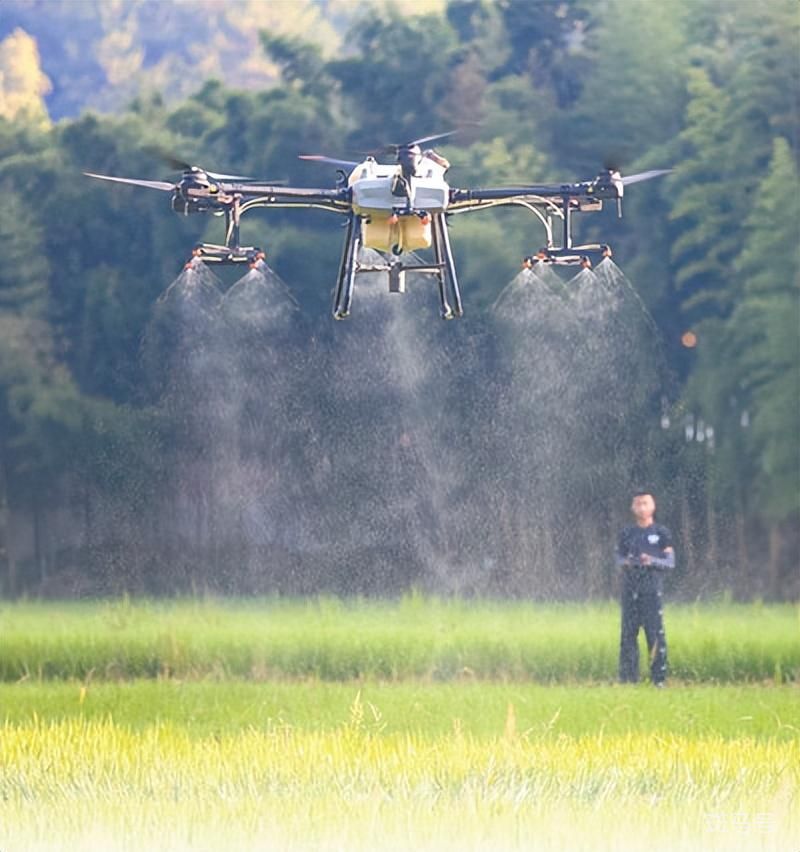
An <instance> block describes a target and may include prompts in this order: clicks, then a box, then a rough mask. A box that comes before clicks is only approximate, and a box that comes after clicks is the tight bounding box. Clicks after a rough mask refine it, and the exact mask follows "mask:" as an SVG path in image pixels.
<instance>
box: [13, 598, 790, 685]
mask: <svg viewBox="0 0 800 852" xmlns="http://www.w3.org/2000/svg"><path fill="white" fill-rule="evenodd" d="M665 617H666V627H667V641H668V644H669V648H670V668H671V673H672V676H673V677H674V678H676V679H678V680H681V681H722V682H725V681H729V682H739V681H744V680H750V681H767V680H769V681H774V682H776V683H780V682H783V681H794V682H797V681H798V680H800V606H797V605H782V606H764V605H747V606H743V605H736V604H720V605H716V606H714V605H712V606H709V605H697V606H677V605H676V606H672V607H668V609H667V612H666V616H665ZM0 635H2V636H3V642H2V645H1V646H0V680H4V681H15V680H19V679H20V678H24V677H28V678H32V679H50V678H61V679H64V678H80V679H83V678H85V677H87V676H89V675H90V674H91V676H92V677H93V678H96V679H98V678H99V679H120V678H121V679H125V678H143V677H145V678H147V677H181V678H187V677H194V678H197V677H207V676H217V677H220V678H228V677H241V678H249V679H255V680H273V679H276V678H309V677H312V678H318V679H321V680H334V681H336V680H351V679H354V678H374V679H381V680H405V679H408V678H423V679H430V680H451V679H453V678H456V677H461V678H464V677H467V678H468V677H477V678H481V679H485V678H490V679H521V680H536V681H540V682H552V681H569V682H572V681H613V680H614V679H615V677H616V669H617V654H618V642H619V611H618V607H617V605H616V604H614V603H611V602H609V603H604V604H594V605H569V604H558V605H540V604H539V605H537V604H530V603H511V602H476V603H473V602H469V601H462V600H441V599H435V598H434V599H428V598H422V597H419V596H416V595H412V596H409V597H406V598H403V599H401V600H399V601H392V602H375V601H363V600H352V601H344V602H342V601H339V600H336V599H331V598H324V599H314V600H309V601H297V600H278V599H274V600H271V599H267V600H252V601H240V600H235V601H220V600H216V599H210V600H192V601H167V602H161V603H157V602H152V601H142V602H131V601H128V600H123V601H115V602H90V603H75V604H72V603H71V604H59V605H51V604H47V603H18V604H14V605H8V604H6V605H3V606H0ZM642 650H643V654H642V657H643V663H644V657H645V654H644V647H643V640H642ZM643 670H644V665H643Z"/></svg>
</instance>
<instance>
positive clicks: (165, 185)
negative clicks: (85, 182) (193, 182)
mask: <svg viewBox="0 0 800 852" xmlns="http://www.w3.org/2000/svg"><path fill="white" fill-rule="evenodd" d="M84 174H85V175H86V176H87V177H93V178H98V180H110V181H114V182H115V183H130V184H133V186H144V187H147V188H148V189H160V190H162V191H164V192H172V190H173V189H175V184H174V183H169V182H168V181H165V180H137V179H136V178H121V177H111V176H110V175H96V174H93V173H92V172H84Z"/></svg>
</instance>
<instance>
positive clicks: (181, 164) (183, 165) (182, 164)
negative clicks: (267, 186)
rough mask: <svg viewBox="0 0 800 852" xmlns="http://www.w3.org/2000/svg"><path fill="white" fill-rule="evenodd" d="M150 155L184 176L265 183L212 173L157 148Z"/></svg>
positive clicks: (152, 149)
mask: <svg viewBox="0 0 800 852" xmlns="http://www.w3.org/2000/svg"><path fill="white" fill-rule="evenodd" d="M149 151H150V153H151V154H153V155H154V156H156V157H157V158H158V159H159V160H161V161H162V162H163V163H165V164H166V165H168V166H169V167H170V168H171V169H175V170H176V171H180V172H183V173H184V175H193V174H199V173H201V172H202V173H203V174H204V175H207V176H208V177H210V178H212V179H213V180H243V181H257V182H258V183H264V181H262V180H261V179H260V178H251V177H248V176H247V175H226V174H222V173H221V172H210V171H208V169H204V168H203V167H202V166H193V165H192V164H191V163H187V162H186V161H185V160H179V159H178V158H177V157H173V156H172V154H167V153H166V152H164V151H160V150H158V149H157V148H150V149H149Z"/></svg>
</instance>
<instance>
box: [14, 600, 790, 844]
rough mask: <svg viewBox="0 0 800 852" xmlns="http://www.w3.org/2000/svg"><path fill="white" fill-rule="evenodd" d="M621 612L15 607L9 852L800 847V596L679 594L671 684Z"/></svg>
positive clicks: (244, 605)
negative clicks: (623, 676) (643, 657)
mask: <svg viewBox="0 0 800 852" xmlns="http://www.w3.org/2000/svg"><path fill="white" fill-rule="evenodd" d="M617 619H618V614H617V612H616V608H615V606H614V605H613V604H601V605H595V606H591V607H583V606H566V605H564V606H552V605H550V606H537V605H533V604H510V603H509V604H504V603H500V602H472V603H468V602H464V601H442V600H428V599H424V598H420V597H419V596H412V597H411V598H408V599H405V600H402V601H394V602H367V601H350V602H338V601H332V600H327V599H326V600H309V601H275V600H270V601H267V600H264V601H248V602H243V601H207V600H202V601H201V600H198V601H171V602H159V603H156V602H148V601H141V602H133V601H127V600H124V601H116V602H85V603H80V604H69V605H67V604H46V603H31V602H20V603H14V604H10V603H3V604H0V672H2V681H0V850H2V852H20V850H26V852H27V850H64V852H66V851H67V850H70V852H72V850H84V849H85V850H101V849H102V850H109V852H122V850H126V852H127V851H128V850H129V851H130V852H140V850H162V849H163V850H177V852H184V850H222V849H225V850H227V849H237V850H238V849H243V850H250V849H252V850H273V849H274V850H295V849H297V850H317V849H323V850H362V849H364V850H366V849H370V850H373V849H391V850H405V849H428V850H439V849H443V850H473V849H474V850H479V849H480V850H484V849H492V850H494V849H499V850H528V849H536V850H544V851H545V852H550V850H553V851H555V850H570V852H571V850H587V852H588V850H600V852H606V850H607V852H611V850H631V852H633V850H640V849H644V848H647V849H648V850H650V849H653V850H664V852H666V850H678V852H682V850H698V852H699V850H719V852H722V850H725V852H727V850H741V851H742V852H744V850H747V852H750V850H765V852H766V850H790V852H791V850H792V849H798V850H800V845H798V838H800V687H798V671H800V667H799V666H798V636H799V635H800V616H799V611H798V607H796V606H775V607H773V606H760V605H751V606H736V605H733V604H725V605H722V604H720V605H717V606H716V607H710V606H705V607H702V606H697V607H677V606H674V607H671V608H670V609H668V611H667V630H668V638H669V639H670V653H671V656H672V659H673V671H675V670H676V669H677V670H678V671H680V672H681V673H682V677H674V678H673V679H672V681H671V683H670V685H669V687H668V688H667V689H664V690H656V689H653V688H652V687H650V686H649V685H647V684H646V683H643V684H641V685H638V686H620V685H616V684H613V683H612V681H613V677H614V670H615V666H616V646H617V631H618V622H617ZM604 631H605V632H610V634H611V635H610V636H606V635H604ZM394 643H397V647H395V644H394ZM703 651H704V653H703ZM531 654H537V655H551V656H550V659H544V660H529V659H528V655H531ZM739 654H741V655H742V657H743V659H739V658H738V655H739ZM405 655H408V656H405ZM583 655H589V656H590V657H592V659H591V660H589V662H585V661H583V660H582V657H583Z"/></svg>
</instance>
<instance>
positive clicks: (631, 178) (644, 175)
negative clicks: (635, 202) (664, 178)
mask: <svg viewBox="0 0 800 852" xmlns="http://www.w3.org/2000/svg"><path fill="white" fill-rule="evenodd" d="M671 171H672V169H650V171H649V172H639V174H636V175H627V176H626V177H624V178H622V184H623V186H628V185H629V184H632V183H640V182H641V181H643V180H651V179H652V178H657V177H660V176H661V175H668V174H669V173H670V172H671Z"/></svg>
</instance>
